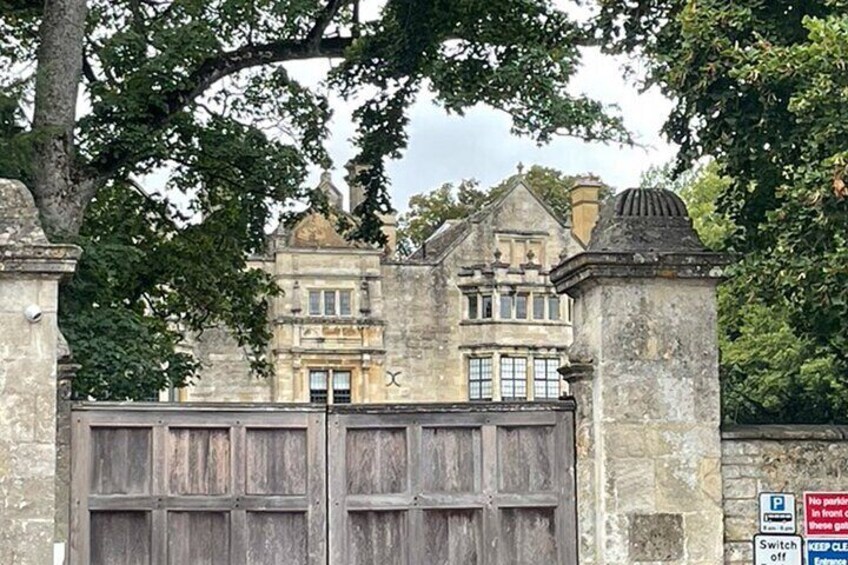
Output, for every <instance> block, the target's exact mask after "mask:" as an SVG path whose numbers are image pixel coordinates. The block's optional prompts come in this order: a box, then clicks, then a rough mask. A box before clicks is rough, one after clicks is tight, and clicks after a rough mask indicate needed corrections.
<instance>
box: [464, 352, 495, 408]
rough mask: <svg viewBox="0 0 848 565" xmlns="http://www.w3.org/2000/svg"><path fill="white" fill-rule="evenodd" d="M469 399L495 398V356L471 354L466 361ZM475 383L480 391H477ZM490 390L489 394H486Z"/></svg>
mask: <svg viewBox="0 0 848 565" xmlns="http://www.w3.org/2000/svg"><path fill="white" fill-rule="evenodd" d="M466 370H467V382H468V400H469V401H471V402H490V401H491V400H492V398H493V396H492V393H493V387H494V383H493V377H494V356H492V355H469V356H468V357H467V361H466ZM475 384H478V385H479V388H478V389H477V390H478V391H479V392H476V393H475V386H474V385H475ZM486 392H488V395H487V394H486Z"/></svg>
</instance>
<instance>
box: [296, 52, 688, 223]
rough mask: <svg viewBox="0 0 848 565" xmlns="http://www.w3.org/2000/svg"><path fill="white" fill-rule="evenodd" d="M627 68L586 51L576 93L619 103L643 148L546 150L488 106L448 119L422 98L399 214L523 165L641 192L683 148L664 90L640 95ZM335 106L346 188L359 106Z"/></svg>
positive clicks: (404, 166) (399, 166)
mask: <svg viewBox="0 0 848 565" xmlns="http://www.w3.org/2000/svg"><path fill="white" fill-rule="evenodd" d="M622 63H623V60H622V59H620V58H615V57H610V56H607V55H603V54H601V53H600V52H599V51H598V50H586V51H585V52H584V66H583V68H582V70H581V71H580V73H578V75H577V76H576V77H575V79H574V81H573V84H572V89H573V90H572V91H573V92H575V93H585V94H587V95H589V96H592V97H593V98H596V99H598V100H601V101H602V102H604V103H607V104H610V105H617V106H618V107H619V109H620V110H619V111H620V113H621V115H622V116H623V118H624V122H625V124H626V126H627V127H628V129H629V130H630V131H631V132H633V134H634V135H635V137H636V139H637V141H638V142H639V143H640V144H641V145H642V146H641V147H620V146H618V145H615V144H602V143H587V142H583V141H580V140H577V139H573V138H566V137H562V138H557V139H555V140H554V141H553V142H551V143H550V144H548V145H544V146H541V147H540V146H537V145H536V144H535V143H534V142H533V141H532V140H530V139H527V138H522V137H518V136H516V135H513V134H512V133H510V119H509V117H508V116H507V115H506V114H504V113H502V112H499V111H496V110H493V109H490V108H487V107H482V106H480V107H475V108H472V109H471V110H469V111H468V112H467V113H466V114H465V115H463V116H457V115H448V114H447V113H446V112H445V111H444V110H443V109H442V108H440V107H438V106H436V105H435V104H434V103H433V98H432V96H431V95H429V94H428V93H426V92H424V93H422V95H421V97H420V98H419V100H418V101H417V102H416V103H415V104H414V106H413V107H412V108H411V111H410V126H409V147H408V149H407V150H406V151H405V152H404V154H403V157H402V158H401V159H399V160H397V161H393V162H392V163H390V164H389V167H388V170H389V174H390V176H391V181H392V187H391V194H392V200H393V204H394V206H395V208H397V209H398V210H400V211H403V210H405V209H406V207H407V203H408V200H409V197H410V196H412V195H414V194H417V193H420V192H423V191H428V190H431V189H433V188H435V187H437V186H439V185H441V184H442V183H444V182H450V181H452V182H457V181H459V180H461V179H467V178H475V179H477V180H479V181H480V182H481V183H483V185H484V186H489V185H493V184H496V183H497V182H499V181H500V180H502V179H504V178H505V177H507V176H509V175H511V174H513V173H514V172H515V170H516V165H517V164H518V163H519V162H521V163H524V164H525V165H528V166H529V165H531V164H539V165H545V166H548V167H554V168H557V169H560V170H562V171H564V172H566V173H569V174H580V173H588V172H592V173H595V174H597V175H600V176H601V177H602V178H603V179H604V181H605V182H607V183H609V184H611V185H612V186H614V187H617V188H619V189H620V188H627V187H630V186H635V185H636V184H638V182H639V178H640V176H641V173H642V172H643V171H644V170H645V169H647V168H648V167H649V166H651V165H658V164H662V163H665V162H667V161H669V160H670V159H672V158H673V157H674V155H675V152H676V148H675V147H674V146H672V145H670V144H668V143H667V142H665V141H664V140H663V139H662V137H661V136H660V129H661V127H662V125H663V123H664V121H665V119H666V116H668V113H669V111H670V109H671V101H669V100H668V99H666V98H665V97H663V96H662V94H660V93H659V92H658V91H657V90H656V89H653V90H649V91H648V92H644V93H640V92H639V90H638V88H637V87H636V85H635V84H633V83H631V82H628V81H626V80H625V79H624V72H623V70H622V68H621V64H622ZM324 69H326V67H324ZM296 72H297V74H298V78H300V79H301V80H304V81H305V82H309V81H310V80H316V83H317V81H318V80H320V79H318V75H317V74H313V73H315V69H314V67H313V68H309V69H307V68H302V69H300V68H299V69H297V70H296ZM332 103H333V108H334V110H335V114H334V118H333V123H332V126H331V137H330V140H329V141H328V149H329V151H330V155H331V156H332V158H333V160H334V162H335V163H336V164H337V168H336V170H335V171H333V179H334V181H335V183H336V184H337V186H340V187H343V186H345V185H344V180H343V177H344V171H343V170H342V168H341V166H342V165H343V164H344V163H345V162H347V160H348V159H350V158H351V157H353V155H354V150H353V148H352V147H351V145H350V141H349V140H350V138H351V137H352V136H353V134H354V125H353V123H352V121H351V112H352V110H353V108H354V107H355V105H356V101H353V102H351V103H346V102H343V101H342V100H340V99H337V98H333V99H332ZM319 173H320V171H317V170H316V171H313V172H312V175H311V176H310V182H313V183H316V184H317V181H318V174H319Z"/></svg>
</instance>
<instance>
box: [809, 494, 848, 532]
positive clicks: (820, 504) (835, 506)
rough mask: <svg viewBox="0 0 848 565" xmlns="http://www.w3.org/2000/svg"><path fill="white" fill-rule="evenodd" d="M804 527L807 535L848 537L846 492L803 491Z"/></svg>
mask: <svg viewBox="0 0 848 565" xmlns="http://www.w3.org/2000/svg"><path fill="white" fill-rule="evenodd" d="M804 529H805V531H806V532H807V535H808V536H824V537H828V538H839V537H848V492H805V493H804Z"/></svg>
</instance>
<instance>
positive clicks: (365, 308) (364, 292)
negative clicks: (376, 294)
mask: <svg viewBox="0 0 848 565" xmlns="http://www.w3.org/2000/svg"><path fill="white" fill-rule="evenodd" d="M359 290H360V293H359V311H360V312H361V313H362V314H363V315H365V316H367V315H368V314H370V313H371V285H370V284H368V281H362V283H360V285H359Z"/></svg>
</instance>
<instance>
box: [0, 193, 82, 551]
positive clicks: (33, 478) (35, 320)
mask: <svg viewBox="0 0 848 565" xmlns="http://www.w3.org/2000/svg"><path fill="white" fill-rule="evenodd" d="M79 255H80V250H79V248H77V247H75V246H72V245H53V244H50V243H49V242H48V241H47V238H46V237H45V236H44V232H43V231H42V230H41V227H40V224H39V220H38V212H37V211H36V208H35V205H34V203H33V200H32V196H31V195H30V193H29V191H28V190H27V189H26V187H25V186H24V185H22V184H21V183H19V182H17V181H11V180H6V179H0V563H4V564H6V563H9V564H15V565H45V564H48V563H53V552H54V545H53V539H54V512H55V504H56V502H55V500H54V494H53V492H54V491H53V489H54V477H55V474H56V471H55V469H56V415H55V412H56V361H57V357H58V355H59V351H60V348H61V342H62V338H61V334H60V333H59V328H58V325H57V321H56V310H57V303H58V298H57V295H58V287H59V280H60V278H61V277H63V276H65V275H67V274H70V273H72V272H73V271H74V268H75V266H76V261H77V259H78V258H79Z"/></svg>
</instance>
